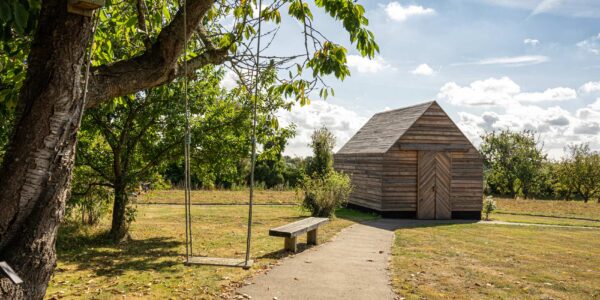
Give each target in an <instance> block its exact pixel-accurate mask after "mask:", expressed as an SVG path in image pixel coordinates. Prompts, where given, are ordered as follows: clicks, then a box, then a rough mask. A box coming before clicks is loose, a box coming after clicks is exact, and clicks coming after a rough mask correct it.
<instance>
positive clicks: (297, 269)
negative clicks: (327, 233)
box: [238, 219, 398, 300]
mask: <svg viewBox="0 0 600 300" xmlns="http://www.w3.org/2000/svg"><path fill="white" fill-rule="evenodd" d="M397 226H398V222H397V220H385V219H384V220H377V221H372V222H368V223H365V224H354V225H352V226H350V227H348V228H346V229H344V230H342V231H341V232H340V233H339V234H338V235H337V236H336V237H335V238H334V240H332V241H331V242H328V243H325V244H323V245H320V246H317V247H312V248H310V249H308V250H306V251H304V252H302V253H299V254H296V255H294V256H290V257H288V258H286V259H284V260H283V261H282V263H281V264H280V265H278V266H275V267H274V268H273V269H272V270H270V271H269V272H267V273H266V274H261V275H258V276H256V277H255V278H253V279H252V280H251V282H252V284H250V285H247V286H244V287H242V288H241V289H240V290H238V292H239V293H242V294H247V295H250V296H251V297H252V299H274V297H277V299H280V300H283V299H394V298H395V295H394V293H393V292H392V289H391V286H390V284H389V275H388V259H389V254H390V249H391V244H392V241H393V239H394V231H393V230H394V229H395V228H397ZM282 243H283V241H282Z"/></svg>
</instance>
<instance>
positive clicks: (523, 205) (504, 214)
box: [491, 199, 600, 227]
mask: <svg viewBox="0 0 600 300" xmlns="http://www.w3.org/2000/svg"><path fill="white" fill-rule="evenodd" d="M496 203H497V206H498V208H497V210H496V211H495V212H494V213H493V214H491V219H493V220H498V221H507V222H521V223H539V224H550V225H571V226H588V227H600V204H599V203H596V202H588V203H584V202H583V201H560V200H514V199H497V200H496Z"/></svg>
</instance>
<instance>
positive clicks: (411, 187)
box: [381, 146, 418, 211]
mask: <svg viewBox="0 0 600 300" xmlns="http://www.w3.org/2000/svg"><path fill="white" fill-rule="evenodd" d="M417 153H418V152H417V151H405V150H400V148H399V147H398V146H394V147H392V148H391V149H390V150H389V151H388V152H387V153H386V154H385V155H384V164H383V203H382V208H381V210H382V211H416V210H417Z"/></svg>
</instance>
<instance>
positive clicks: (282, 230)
mask: <svg viewBox="0 0 600 300" xmlns="http://www.w3.org/2000/svg"><path fill="white" fill-rule="evenodd" d="M327 222H329V219H328V218H314V217H311V218H306V219H303V220H300V221H297V222H294V223H290V224H286V225H283V226H280V227H277V228H272V229H270V230H269V235H270V236H279V237H284V238H285V242H284V247H285V249H286V250H289V251H292V252H296V251H297V250H298V247H297V238H298V236H299V235H301V234H303V233H305V232H306V233H307V235H306V243H307V244H309V245H316V244H317V243H318V240H317V229H318V228H319V226H321V225H323V224H326V223H327Z"/></svg>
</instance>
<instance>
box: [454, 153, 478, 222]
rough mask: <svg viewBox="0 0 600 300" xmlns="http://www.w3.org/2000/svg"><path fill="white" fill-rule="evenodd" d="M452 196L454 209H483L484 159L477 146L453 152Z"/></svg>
mask: <svg viewBox="0 0 600 300" xmlns="http://www.w3.org/2000/svg"><path fill="white" fill-rule="evenodd" d="M450 197H451V198H450V199H451V202H452V210H453V211H481V206H482V200H483V199H482V198H483V161H482V160H481V156H479V153H477V150H476V149H475V148H471V149H469V151H467V152H452V182H451V194H450Z"/></svg>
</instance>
